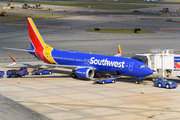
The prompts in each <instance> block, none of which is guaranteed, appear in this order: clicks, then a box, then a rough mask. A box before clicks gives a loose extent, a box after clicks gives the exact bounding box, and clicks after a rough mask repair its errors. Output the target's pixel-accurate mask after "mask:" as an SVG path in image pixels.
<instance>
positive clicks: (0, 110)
mask: <svg viewBox="0 0 180 120" xmlns="http://www.w3.org/2000/svg"><path fill="white" fill-rule="evenodd" d="M0 112H2V113H4V114H8V113H7V112H5V111H4V110H2V109H0Z"/></svg>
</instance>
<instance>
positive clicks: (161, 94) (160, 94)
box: [84, 89, 180, 96]
mask: <svg viewBox="0 0 180 120" xmlns="http://www.w3.org/2000/svg"><path fill="white" fill-rule="evenodd" d="M84 91H92V92H108V93H131V94H132V93H134V94H141V92H124V91H105V90H86V89H84ZM145 94H147V95H157V96H180V95H178V94H163V93H159V94H158V93H147V92H146V93H145Z"/></svg>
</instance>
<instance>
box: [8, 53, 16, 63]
mask: <svg viewBox="0 0 180 120" xmlns="http://www.w3.org/2000/svg"><path fill="white" fill-rule="evenodd" d="M8 55H9V56H10V57H11V59H12V60H13V63H11V64H10V65H8V66H12V65H15V64H16V63H17V61H16V60H15V59H14V57H13V56H12V55H11V54H10V53H9V52H8Z"/></svg>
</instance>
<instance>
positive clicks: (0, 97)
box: [0, 96, 41, 120]
mask: <svg viewBox="0 0 180 120" xmlns="http://www.w3.org/2000/svg"><path fill="white" fill-rule="evenodd" d="M0 99H1V100H3V101H4V102H6V103H7V104H9V105H10V106H12V107H14V108H16V109H17V110H19V111H21V112H23V113H25V114H27V115H29V116H31V117H33V118H35V119H37V120H41V119H39V118H37V117H35V116H33V115H31V114H30V113H28V112H26V111H24V110H22V109H20V108H18V107H16V106H15V105H13V104H11V103H10V102H8V101H7V100H6V99H4V98H3V97H2V96H0Z"/></svg>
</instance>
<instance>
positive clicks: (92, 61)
mask: <svg viewBox="0 0 180 120" xmlns="http://www.w3.org/2000/svg"><path fill="white" fill-rule="evenodd" d="M51 55H52V58H53V59H54V60H55V61H56V63H58V64H60V65H75V66H79V67H92V68H95V70H96V72H97V73H108V74H119V75H124V76H133V77H142V76H147V75H150V74H152V73H153V72H152V70H151V69H150V68H149V67H147V66H146V64H145V63H143V62H140V61H138V60H135V59H130V58H124V57H115V56H107V55H97V54H88V53H78V52H74V51H73V52H69V51H60V50H55V49H54V50H52V52H51Z"/></svg>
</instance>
